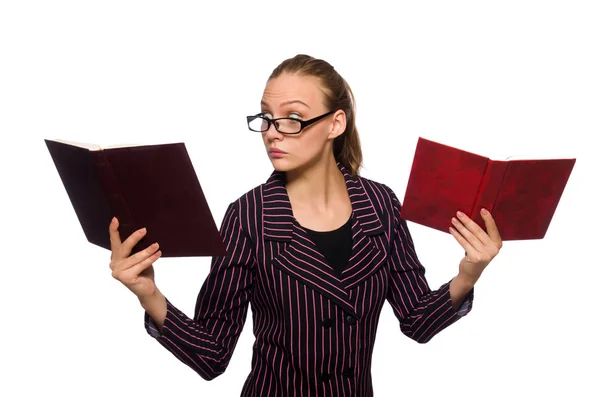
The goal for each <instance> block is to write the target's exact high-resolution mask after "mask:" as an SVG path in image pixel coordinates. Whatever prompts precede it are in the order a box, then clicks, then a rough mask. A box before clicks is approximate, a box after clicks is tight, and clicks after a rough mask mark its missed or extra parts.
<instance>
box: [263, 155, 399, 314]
mask: <svg viewBox="0 0 600 397" xmlns="http://www.w3.org/2000/svg"><path fill="white" fill-rule="evenodd" d="M337 165H338V168H339V169H340V171H341V172H342V173H343V175H344V179H345V181H346V188H347V189H348V193H349V194H348V195H349V196H350V201H351V203H352V215H351V218H352V219H351V221H352V222H351V223H352V251H351V257H350V260H349V263H348V266H347V267H346V269H344V270H343V271H342V274H341V278H339V277H338V275H336V274H335V272H334V270H333V267H332V266H331V265H330V264H328V263H327V261H326V259H325V257H324V256H323V254H321V253H320V252H319V250H318V248H317V246H316V245H315V243H314V242H313V241H312V240H311V239H310V238H309V236H308V232H307V231H306V229H305V228H303V227H302V226H301V225H300V224H299V223H298V222H297V221H296V219H295V218H294V215H293V212H292V206H291V204H290V200H289V197H288V194H287V189H286V187H285V181H286V178H285V174H284V173H283V172H279V171H274V172H273V173H272V174H271V177H270V178H269V179H268V181H267V182H266V183H265V184H264V185H263V192H262V193H263V216H264V219H263V224H264V238H265V240H275V241H281V242H285V243H284V244H285V246H284V247H282V249H281V250H280V251H278V253H277V254H276V255H273V257H272V258H271V263H272V264H273V265H274V266H276V267H277V268H279V269H280V270H282V271H284V272H286V273H287V274H288V275H289V276H291V277H293V278H295V279H297V280H298V281H299V282H301V283H303V284H305V285H306V286H308V287H309V288H312V289H314V290H315V291H317V292H318V293H320V294H322V295H323V296H326V297H328V298H329V299H331V300H332V301H333V302H335V303H336V304H338V305H339V306H340V307H341V308H342V309H343V310H344V311H346V313H348V314H349V315H352V316H355V317H356V318H358V317H360V313H359V312H358V310H359V309H358V308H359V307H360V305H358V304H357V303H356V302H355V301H354V300H355V298H356V295H353V294H351V293H350V289H352V288H355V287H357V286H358V285H359V284H361V283H362V282H364V281H365V280H367V279H368V278H369V277H370V276H371V275H372V274H373V273H375V272H376V271H377V269H378V268H379V267H380V266H382V264H383V263H385V260H386V258H387V249H386V247H385V245H384V244H382V243H381V238H378V237H374V236H375V235H378V234H382V233H384V231H385V230H384V229H385V228H384V227H383V225H382V223H381V220H380V219H379V215H378V214H377V211H376V209H375V207H374V205H373V203H372V201H371V197H370V196H369V194H368V193H367V191H366V188H365V181H364V179H362V178H361V177H355V178H352V177H351V175H350V173H349V172H348V170H347V169H345V168H344V167H343V166H342V165H341V163H339V162H338V163H337Z"/></svg>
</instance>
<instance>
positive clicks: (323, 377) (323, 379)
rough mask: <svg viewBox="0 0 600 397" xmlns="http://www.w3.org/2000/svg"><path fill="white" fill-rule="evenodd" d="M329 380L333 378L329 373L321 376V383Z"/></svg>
mask: <svg viewBox="0 0 600 397" xmlns="http://www.w3.org/2000/svg"><path fill="white" fill-rule="evenodd" d="M329 379H331V376H330V375H329V374H328V373H327V372H324V373H322V374H321V381H323V382H327V381H328V380H329Z"/></svg>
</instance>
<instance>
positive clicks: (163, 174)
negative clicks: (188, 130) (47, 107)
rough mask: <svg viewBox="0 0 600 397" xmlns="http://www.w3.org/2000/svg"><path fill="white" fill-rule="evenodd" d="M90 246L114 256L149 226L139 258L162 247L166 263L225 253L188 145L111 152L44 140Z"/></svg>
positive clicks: (137, 247) (131, 147)
mask: <svg viewBox="0 0 600 397" xmlns="http://www.w3.org/2000/svg"><path fill="white" fill-rule="evenodd" d="M44 141H45V142H46V146H47V147H48V151H49V152H50V156H51V158H52V160H53V161H54V165H55V166H56V169H57V171H58V174H59V176H60V178H61V180H62V183H63V185H64V187H65V189H66V191H67V195H68V197H69V199H70V200H71V204H72V205H73V208H74V210H75V213H76V214H77V217H78V219H79V222H80V224H81V227H82V228H83V232H84V233H85V236H86V238H87V240H88V241H89V242H90V243H92V244H95V245H97V246H100V247H102V248H106V249H108V250H110V237H109V232H108V226H109V224H110V221H111V219H112V217H113V216H116V217H117V219H118V220H119V233H120V235H121V241H125V239H126V238H127V237H129V236H130V235H131V233H133V232H135V231H136V230H138V229H140V228H142V227H146V229H147V232H146V235H145V236H144V237H143V238H142V239H141V240H140V242H138V244H136V245H135V247H134V248H133V251H132V254H134V253H136V252H139V251H140V250H142V249H144V248H147V247H148V246H149V245H151V244H153V243H154V242H158V243H159V245H160V247H159V249H160V250H161V252H162V257H187V256H217V255H225V252H226V251H225V247H224V244H223V240H222V238H221V236H220V233H219V230H218V228H217V226H216V223H215V221H214V218H213V216H212V214H211V212H210V208H209V206H208V204H207V202H206V199H205V197H204V193H203V192H202V188H201V186H200V183H199V181H198V178H197V176H196V172H195V170H194V167H193V165H192V162H191V161H190V158H189V155H188V152H187V149H186V147H185V144H184V143H167V144H159V145H138V146H134V145H128V146H121V147H107V148H105V149H103V148H101V147H99V146H98V145H90V144H82V143H78V142H69V141H63V140H58V139H57V140H49V139H45V140H44Z"/></svg>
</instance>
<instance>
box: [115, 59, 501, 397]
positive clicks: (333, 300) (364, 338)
mask: <svg viewBox="0 0 600 397" xmlns="http://www.w3.org/2000/svg"><path fill="white" fill-rule="evenodd" d="M261 107H262V111H261V113H259V114H257V115H253V116H248V126H249V128H250V129H251V130H252V131H256V132H257V135H258V134H262V139H263V141H264V144H265V149H266V150H267V153H268V155H269V158H270V159H271V161H272V163H273V167H274V171H273V173H272V174H271V176H270V177H269V179H268V180H267V181H266V183H264V184H261V185H259V186H257V187H255V188H254V189H252V190H250V191H248V192H247V193H245V194H244V195H242V196H241V197H239V198H238V199H237V200H236V201H234V202H232V203H230V205H229V207H228V208H227V211H226V213H225V216H224V219H223V222H222V225H221V235H222V237H223V239H224V242H225V245H226V247H227V255H226V256H220V257H213V258H212V261H211V268H210V273H209V274H208V276H207V278H206V280H205V281H204V284H203V285H202V288H201V289H200V292H199V295H198V299H197V302H196V308H195V313H194V317H193V318H190V317H188V316H187V315H185V314H184V313H183V312H181V311H180V310H179V309H177V308H176V307H175V306H174V305H173V304H172V303H171V302H170V301H169V300H168V299H167V298H166V297H165V296H164V295H163V294H162V293H161V292H160V290H159V289H158V288H157V286H156V284H155V282H154V272H153V268H152V263H154V262H155V261H156V260H157V259H158V258H159V257H160V250H159V246H158V244H155V245H154V246H151V247H150V248H148V249H146V250H145V251H142V252H139V253H137V254H135V255H131V256H130V254H131V248H132V247H133V246H134V245H135V244H136V243H137V242H138V241H139V240H140V238H141V237H142V236H143V235H144V229H141V230H139V231H137V232H135V233H133V234H132V235H131V236H129V237H128V238H127V239H126V240H125V241H123V242H121V240H120V238H119V234H118V220H116V219H113V221H112V222H111V225H110V226H109V231H110V236H111V242H112V256H111V263H110V268H111V269H112V272H113V273H112V274H113V276H114V277H115V278H116V279H118V280H119V281H121V282H122V283H123V284H124V285H125V286H126V287H127V288H129V289H130V290H131V291H132V292H133V293H134V294H135V295H136V296H137V297H138V298H139V300H140V303H141V305H142V307H143V308H144V310H145V326H146V329H147V331H148V333H149V334H150V335H152V336H153V337H154V338H156V340H157V341H158V342H159V343H160V344H161V345H162V346H164V347H165V348H166V349H168V350H169V351H170V352H171V353H172V354H173V355H174V356H175V357H177V358H178V359H179V360H180V361H182V362H183V363H185V364H186V365H188V366H189V367H191V368H192V369H193V370H194V371H196V372H197V373H198V374H199V375H200V376H201V377H203V378H204V379H207V380H211V379H214V378H215V377H217V376H219V375H220V374H222V373H223V372H224V371H225V369H226V368H227V365H228V363H229V361H230V359H231V356H232V354H233V351H234V349H235V346H236V343H237V341H238V337H239V335H240V333H241V331H242V328H243V326H244V324H245V321H246V314H247V311H248V306H249V305H251V307H252V317H253V331H254V335H255V337H256V342H255V343H254V347H253V348H254V351H253V355H252V366H251V372H250V374H249V375H248V377H247V379H246V382H245V384H244V386H243V389H242V392H241V395H242V396H261V397H263V396H372V394H373V389H372V383H371V374H370V366H371V356H372V352H373V345H374V341H375V333H376V331H377V324H378V320H379V315H380V312H381V308H382V306H383V304H384V302H385V300H386V299H387V300H388V301H389V303H390V304H391V306H392V308H393V311H394V314H395V315H396V317H397V318H398V321H399V326H400V330H401V331H402V332H403V333H404V334H405V335H407V336H408V337H410V338H412V339H414V340H415V341H417V342H419V343H425V342H427V341H429V340H430V339H431V338H432V337H433V336H434V335H436V334H437V333H438V332H440V331H442V330H443V329H444V328H446V327H448V326H449V325H450V324H452V323H454V322H455V321H457V320H458V319H459V318H461V317H462V316H464V315H466V314H467V313H468V312H469V311H470V309H471V306H472V302H473V288H474V285H475V283H476V281H477V280H478V278H479V277H480V275H481V273H482V271H483V270H484V268H485V267H486V266H487V265H488V263H489V262H490V261H491V260H492V258H494V257H495V256H496V255H497V254H498V252H499V250H500V248H501V246H502V240H501V238H500V235H499V233H498V229H497V228H496V225H495V223H494V220H493V219H492V217H491V215H490V214H489V213H487V212H485V211H483V212H482V215H483V219H484V220H485V225H486V230H487V232H486V231H483V230H482V229H481V228H480V227H479V226H478V225H477V224H476V223H475V222H473V221H472V220H471V219H469V218H468V217H466V216H465V215H464V214H460V213H457V216H456V217H455V218H453V219H452V220H449V221H451V222H452V224H453V225H454V226H453V227H452V228H451V233H452V235H453V236H454V238H455V239H456V241H457V242H458V243H459V244H460V245H461V246H462V247H464V249H465V257H464V258H462V260H461V261H460V264H459V270H458V274H457V275H456V276H455V277H453V278H452V279H451V280H450V281H448V282H447V283H445V284H443V285H442V286H441V287H440V288H438V289H437V290H434V291H433V290H431V289H430V287H429V285H428V282H427V281H426V279H425V277H424V272H425V269H424V267H423V265H422V264H421V263H420V262H419V259H418V257H417V254H416V252H415V250H414V246H413V241H412V239H411V236H410V233H409V230H408V228H407V224H406V223H405V221H404V220H403V219H401V218H400V216H399V213H400V206H401V204H400V202H399V200H398V198H397V197H396V195H395V193H394V192H393V191H392V189H390V188H389V187H388V186H386V185H385V184H383V183H379V182H375V181H373V180H369V179H367V178H363V177H361V176H359V172H358V171H359V168H360V166H361V163H362V154H361V148H360V143H359V137H358V132H357V130H356V126H355V108H354V98H353V94H352V91H351V90H350V87H349V86H348V84H347V83H346V81H345V80H344V79H343V78H342V77H341V76H340V75H339V74H338V73H337V71H335V69H334V68H333V67H332V66H331V65H330V64H329V63H327V62H325V61H323V60H319V59H315V58H312V57H310V56H307V55H297V56H296V57H294V58H291V59H288V60H285V61H284V62H283V63H282V64H281V65H279V66H278V67H277V68H276V69H275V70H274V71H273V73H272V74H271V76H270V77H269V79H268V81H267V84H266V87H265V90H264V93H263V97H262V101H261Z"/></svg>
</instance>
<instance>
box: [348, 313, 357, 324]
mask: <svg viewBox="0 0 600 397" xmlns="http://www.w3.org/2000/svg"><path fill="white" fill-rule="evenodd" d="M346 323H348V324H350V325H352V324H354V323H356V319H355V318H354V317H352V316H350V315H348V316H346Z"/></svg>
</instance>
